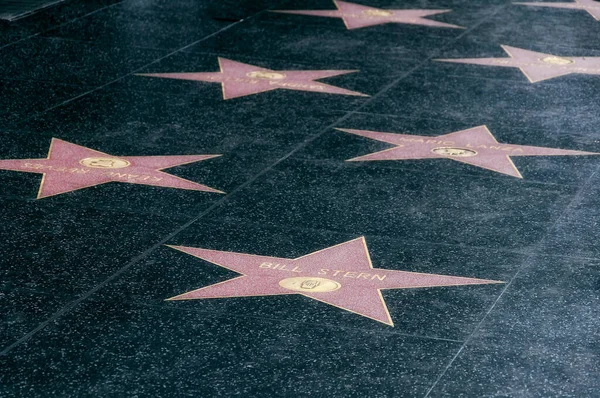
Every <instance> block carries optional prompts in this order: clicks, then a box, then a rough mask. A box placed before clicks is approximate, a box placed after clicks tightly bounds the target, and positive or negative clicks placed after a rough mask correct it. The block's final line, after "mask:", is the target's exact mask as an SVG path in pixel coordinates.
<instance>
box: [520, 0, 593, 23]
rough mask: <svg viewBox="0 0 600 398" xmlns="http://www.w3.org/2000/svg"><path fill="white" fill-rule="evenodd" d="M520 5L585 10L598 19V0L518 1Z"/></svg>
mask: <svg viewBox="0 0 600 398" xmlns="http://www.w3.org/2000/svg"><path fill="white" fill-rule="evenodd" d="M513 4H517V5H521V6H530V7H546V8H562V9H568V10H582V11H587V12H588V14H590V15H591V16H592V17H593V18H594V19H595V20H596V21H600V2H598V1H594V0H575V1H572V2H557V3H553V2H552V3H551V2H518V3H513Z"/></svg>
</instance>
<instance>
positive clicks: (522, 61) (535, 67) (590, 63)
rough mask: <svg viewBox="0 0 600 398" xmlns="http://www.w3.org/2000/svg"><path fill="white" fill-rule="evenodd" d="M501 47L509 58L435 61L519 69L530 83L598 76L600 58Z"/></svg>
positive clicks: (599, 72) (599, 73)
mask: <svg viewBox="0 0 600 398" xmlns="http://www.w3.org/2000/svg"><path fill="white" fill-rule="evenodd" d="M501 47H502V49H504V51H506V53H507V54H508V55H509V56H510V58H458V59H436V60H435V61H440V62H454V63H459V64H473V65H488V66H503V67H507V68H519V69H520V70H521V72H523V74H524V75H525V76H526V77H527V79H529V81H530V82H531V83H537V82H540V81H542V80H547V79H552V78H555V77H558V76H565V75H570V74H571V73H581V74H586V75H600V57H565V56H559V55H553V54H546V53H538V52H535V51H529V50H524V49H522V48H517V47H510V46H505V45H503V46H501Z"/></svg>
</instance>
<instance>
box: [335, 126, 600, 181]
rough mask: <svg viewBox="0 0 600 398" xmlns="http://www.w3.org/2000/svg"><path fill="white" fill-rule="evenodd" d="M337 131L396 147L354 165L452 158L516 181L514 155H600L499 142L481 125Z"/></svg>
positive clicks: (361, 158) (375, 153) (365, 156)
mask: <svg viewBox="0 0 600 398" xmlns="http://www.w3.org/2000/svg"><path fill="white" fill-rule="evenodd" d="M337 130H340V131H344V132H346V133H350V134H354V135H359V136H362V137H365V138H370V139H373V140H377V141H381V142H386V143H388V144H392V145H394V147H392V148H388V149H384V150H382V151H378V152H374V153H370V154H367V155H363V156H359V157H356V158H352V159H348V161H351V162H358V161H375V160H417V159H450V160H454V161H457V162H460V163H465V164H469V165H471V166H476V167H480V168H483V169H487V170H490V171H494V172H497V173H501V174H506V175H509V176H512V177H516V178H523V176H522V175H521V173H520V172H519V170H518V169H517V167H516V166H515V164H514V163H513V161H512V159H511V157H512V156H579V155H600V154H598V153H593V152H584V151H574V150H568V149H554V148H543V147H535V146H527V145H515V144H504V143H499V142H498V141H496V139H495V138H494V136H493V135H492V133H491V132H490V131H489V129H488V128H487V126H477V127H473V128H470V129H466V130H461V131H456V132H453V133H449V134H444V135H439V136H419V135H412V134H396V133H383V132H378V131H369V130H354V129H339V128H338V129H337Z"/></svg>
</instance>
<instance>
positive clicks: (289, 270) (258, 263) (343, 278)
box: [169, 237, 503, 326]
mask: <svg viewBox="0 0 600 398" xmlns="http://www.w3.org/2000/svg"><path fill="white" fill-rule="evenodd" d="M169 247H172V248H173V249H177V250H180V251H182V252H184V253H187V254H191V255H192V256H195V257H198V258H201V259H203V260H206V261H209V262H211V263H213V264H216V265H220V266H221V267H224V268H227V269H229V270H231V271H234V272H237V273H238V274H241V276H239V277H237V278H234V279H230V280H227V281H225V282H221V283H217V284H214V285H210V286H207V287H203V288H201V289H197V290H193V291H191V292H188V293H184V294H181V295H179V296H175V297H172V298H170V299H169V300H193V299H207V298H225V297H247V296H275V295H282V294H300V295H303V296H306V297H309V298H312V299H315V300H318V301H322V302H324V303H326V304H330V305H333V306H335V307H338V308H341V309H343V310H346V311H350V312H353V313H355V314H358V315H362V316H365V317H367V318H371V319H374V320H376V321H379V322H383V323H385V324H387V325H390V326H393V325H394V324H393V322H392V319H391V317H390V314H389V312H388V309H387V307H386V305H385V301H384V300H383V297H382V296H381V290H382V289H410V288H425V287H435V286H462V285H479V284H488V283H503V282H498V281H492V280H485V279H474V278H462V277H457V276H447V275H435V274H422V273H417V272H407V271H393V270H387V269H380V268H373V266H372V264H371V258H370V257H369V251H368V249H367V244H366V242H365V239H364V238H363V237H361V238H357V239H353V240H350V241H348V242H344V243H341V244H339V245H336V246H331V247H328V248H326V249H323V250H319V251H316V252H314V253H310V254H307V255H305V256H302V257H298V258H294V259H289V258H279V257H269V256H256V255H252V254H244V253H232V252H225V251H218V250H208V249H200V248H195V247H185V246H169Z"/></svg>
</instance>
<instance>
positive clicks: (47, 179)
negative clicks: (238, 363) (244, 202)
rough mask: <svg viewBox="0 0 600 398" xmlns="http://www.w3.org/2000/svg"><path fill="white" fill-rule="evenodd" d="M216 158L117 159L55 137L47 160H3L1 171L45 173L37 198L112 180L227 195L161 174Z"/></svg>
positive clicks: (179, 156)
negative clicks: (170, 168) (173, 168)
mask: <svg viewBox="0 0 600 398" xmlns="http://www.w3.org/2000/svg"><path fill="white" fill-rule="evenodd" d="M217 156H221V155H176V156H114V155H109V154H107V153H104V152H99V151H96V150H93V149H89V148H86V147H83V146H80V145H76V144H71V143H69V142H67V141H63V140H60V139H58V138H53V139H52V142H51V143H50V150H49V151H48V157H47V158H46V159H6V160H0V170H12V171H24V172H28V173H40V174H43V176H42V182H41V183H40V188H39V191H38V195H37V198H38V199H41V198H47V197H49V196H54V195H59V194H62V193H65V192H71V191H75V190H78V189H83V188H88V187H92V186H95V185H99V184H104V183H107V182H111V181H116V182H126V183H129V184H141V185H152V186H156V187H168V188H179V189H189V190H194V191H205V192H215V193H224V192H221V191H219V190H216V189H214V188H210V187H207V186H206V185H202V184H198V183H195V182H192V181H189V180H185V179H183V178H180V177H176V176H174V175H171V174H167V173H165V172H164V171H162V169H167V168H169V167H175V166H180V165H182V164H186V163H193V162H199V161H201V160H206V159H211V158H214V157H217Z"/></svg>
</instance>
